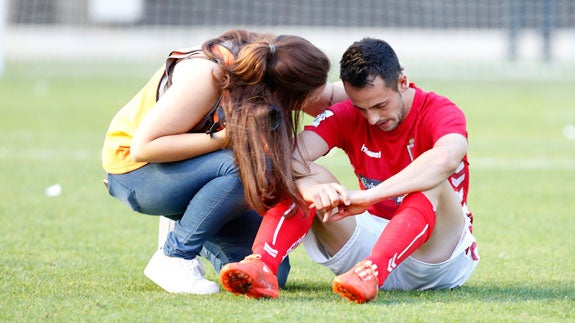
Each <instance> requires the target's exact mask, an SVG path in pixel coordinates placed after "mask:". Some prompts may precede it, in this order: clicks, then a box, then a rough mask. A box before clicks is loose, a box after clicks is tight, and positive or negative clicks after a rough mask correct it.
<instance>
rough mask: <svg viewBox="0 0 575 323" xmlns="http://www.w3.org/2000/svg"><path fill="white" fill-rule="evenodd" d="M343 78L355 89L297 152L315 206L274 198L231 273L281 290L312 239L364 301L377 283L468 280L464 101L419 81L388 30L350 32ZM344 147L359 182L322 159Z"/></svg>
mask: <svg viewBox="0 0 575 323" xmlns="http://www.w3.org/2000/svg"><path fill="white" fill-rule="evenodd" d="M340 78H341V80H342V81H343V84H344V88H345V92H346V93H347V95H348V96H349V100H346V101H344V102H341V103H338V104H335V105H333V106H331V107H330V108H329V109H328V110H326V111H325V112H323V113H322V114H320V115H319V116H318V117H316V119H315V120H314V121H313V123H312V124H311V125H308V126H306V127H305V129H304V131H303V132H302V133H301V134H300V135H299V138H298V147H299V149H297V150H295V152H294V155H295V159H296V162H295V163H294V170H295V171H296V173H299V176H300V178H299V179H298V180H297V182H296V184H297V187H298V189H299V191H300V192H301V194H302V196H303V199H304V200H305V201H306V202H308V203H309V207H310V208H311V210H310V211H309V212H306V209H305V207H302V206H301V205H298V204H297V203H290V201H287V200H286V201H284V202H283V203H280V204H278V206H277V207H276V208H274V209H272V210H270V212H268V213H267V214H266V216H264V220H263V222H262V226H261V227H260V230H259V232H258V236H257V237H256V240H255V243H254V247H253V254H252V255H250V256H248V257H247V258H246V259H245V260H243V261H241V262H239V263H232V264H228V265H227V266H225V267H224V268H223V269H222V271H221V272H220V277H221V280H222V284H223V285H224V287H225V288H226V289H227V290H228V291H231V292H233V293H236V294H245V295H247V296H249V297H255V298H258V297H277V295H278V293H277V287H276V283H275V277H273V275H272V274H273V273H274V272H275V270H277V266H278V264H279V262H280V261H281V259H283V257H285V256H286V255H287V253H288V252H289V251H290V250H292V249H293V248H295V247H296V246H297V245H298V244H299V243H300V242H301V241H303V243H304V245H305V248H306V250H307V252H308V254H309V256H310V257H311V259H312V260H314V261H316V262H318V263H320V264H323V265H325V266H327V267H328V268H330V269H331V270H332V271H333V272H334V273H335V274H336V275H337V276H336V277H335V278H334V280H333V284H332V287H333V291H334V292H335V293H338V294H340V295H341V296H342V297H344V298H346V299H349V300H350V301H355V302H357V303H363V302H367V301H370V300H373V299H374V298H375V297H376V296H377V292H378V290H379V289H385V290H426V289H444V288H455V287H458V286H461V285H463V284H464V283H465V282H466V281H467V280H468V278H469V277H470V276H471V274H472V273H473V271H474V269H475V268H476V266H477V264H478V261H479V256H478V253H477V247H476V241H475V238H474V237H473V235H472V221H473V218H472V214H471V212H470V211H469V209H468V207H467V196H468V187H469V167H468V166H469V164H468V161H467V146H468V142H467V135H468V134H467V129H466V120H465V116H464V114H463V112H462V111H461V110H460V109H459V108H458V107H457V106H456V105H455V104H454V103H453V102H451V101H450V100H448V99H447V98H445V97H442V96H440V95H438V94H435V93H433V92H425V91H424V90H422V89H420V88H418V87H417V86H416V85H415V84H413V83H410V82H409V81H408V79H407V76H406V74H405V73H404V71H403V68H402V67H401V66H400V63H399V60H398V58H397V56H396V54H395V52H394V50H393V49H392V47H390V45H389V44H388V43H386V42H384V41H382V40H378V39H373V38H365V39H363V40H361V41H358V42H355V43H354V44H352V45H351V46H350V47H349V48H348V49H347V50H346V51H345V53H344V54H343V57H342V59H341V61H340ZM335 147H338V148H340V149H343V151H345V153H346V154H347V156H348V157H349V160H350V162H351V165H352V166H353V170H354V172H355V174H356V176H357V178H358V180H359V185H360V188H361V190H348V189H346V188H345V187H343V186H342V185H340V184H338V183H337V182H336V180H335V178H334V177H333V175H331V174H329V172H327V170H325V169H324V168H322V167H320V166H318V165H316V164H313V162H314V161H315V160H316V159H318V158H319V157H321V156H323V155H325V154H326V153H328V152H329V150H331V149H333V148H335ZM314 209H315V212H314ZM306 213H308V214H307V215H306ZM314 213H315V214H316V216H315V220H314V221H313V223H312V221H311V220H310V218H313V215H314ZM310 226H311V227H312V230H310V231H309V234H307V235H306V232H307V231H306V230H307V229H308V228H309V227H310Z"/></svg>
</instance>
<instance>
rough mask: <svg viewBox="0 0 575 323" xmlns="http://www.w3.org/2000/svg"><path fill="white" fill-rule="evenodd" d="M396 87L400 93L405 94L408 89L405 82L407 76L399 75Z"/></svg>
mask: <svg viewBox="0 0 575 323" xmlns="http://www.w3.org/2000/svg"><path fill="white" fill-rule="evenodd" d="M397 87H398V89H399V91H400V92H405V91H406V90H407V89H409V81H408V80H407V75H405V74H404V73H401V74H400V75H399V80H398V82H397Z"/></svg>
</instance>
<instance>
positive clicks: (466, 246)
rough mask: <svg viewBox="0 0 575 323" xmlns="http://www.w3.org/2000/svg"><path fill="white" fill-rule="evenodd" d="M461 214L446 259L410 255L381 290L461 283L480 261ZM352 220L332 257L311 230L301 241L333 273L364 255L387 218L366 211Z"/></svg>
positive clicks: (457, 284) (445, 287) (450, 285)
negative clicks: (460, 228)
mask: <svg viewBox="0 0 575 323" xmlns="http://www.w3.org/2000/svg"><path fill="white" fill-rule="evenodd" d="M464 217H465V219H466V221H467V222H466V224H465V226H464V229H463V232H462V233H461V237H460V239H459V242H458V244H457V246H456V247H455V249H454V250H453V253H452V255H451V257H450V258H449V259H448V260H446V261H444V262H442V263H439V264H430V263H425V262H422V261H419V260H417V259H415V258H413V257H412V256H409V257H407V259H405V260H404V261H403V262H402V263H401V264H399V266H397V268H395V270H393V271H392V272H391V273H390V274H389V276H388V277H387V279H386V280H385V283H384V284H383V286H381V287H380V289H385V290H426V289H450V288H456V287H459V286H461V285H463V284H464V283H465V282H466V281H467V279H469V277H470V276H471V274H472V273H473V271H474V270H475V267H477V264H478V263H479V254H478V250H477V245H476V243H475V238H474V237H473V235H472V234H471V232H470V231H469V219H468V218H467V217H466V216H464ZM355 219H356V223H357V225H356V227H355V231H354V232H353V234H352V236H351V238H350V239H349V240H348V241H347V243H346V244H345V245H344V246H343V248H341V250H339V251H338V252H337V253H336V254H335V255H334V256H332V257H327V256H326V254H325V253H324V252H323V250H324V248H323V247H322V246H321V245H320V243H319V241H318V240H317V239H316V237H315V234H314V233H313V230H310V232H309V233H308V234H307V236H306V237H305V239H304V241H303V244H304V247H305V249H306V251H307V253H308V255H309V257H310V258H311V259H312V260H313V261H315V262H317V263H319V264H321V265H324V266H326V267H328V268H329V269H331V270H332V271H333V272H334V273H335V274H336V275H340V274H343V273H345V272H347V271H348V270H350V269H351V268H352V267H353V266H355V265H356V264H357V263H358V262H360V261H361V260H363V259H365V258H367V257H368V256H369V255H370V253H371V249H372V248H373V246H374V245H375V242H376V241H377V239H378V238H379V236H380V234H381V232H382V231H383V229H384V228H385V226H386V225H387V223H388V222H389V220H386V219H383V218H380V217H377V216H374V215H371V214H369V213H368V212H365V213H363V214H360V215H356V216H355Z"/></svg>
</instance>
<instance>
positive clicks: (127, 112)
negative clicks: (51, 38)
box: [102, 44, 235, 174]
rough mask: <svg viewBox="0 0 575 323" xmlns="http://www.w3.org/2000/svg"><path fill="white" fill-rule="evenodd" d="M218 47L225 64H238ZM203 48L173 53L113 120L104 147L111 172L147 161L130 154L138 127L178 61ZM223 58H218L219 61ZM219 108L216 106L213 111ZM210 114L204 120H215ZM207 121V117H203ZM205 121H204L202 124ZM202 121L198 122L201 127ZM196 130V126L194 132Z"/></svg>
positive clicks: (105, 162) (106, 167) (104, 160)
mask: <svg viewBox="0 0 575 323" xmlns="http://www.w3.org/2000/svg"><path fill="white" fill-rule="evenodd" d="M214 50H215V52H216V54H217V55H218V56H220V57H221V63H223V64H225V65H231V64H233V63H234V59H235V58H234V56H233V54H232V52H231V51H230V50H229V49H228V48H226V47H224V46H222V45H219V44H218V45H216V46H215V47H214ZM202 54H203V53H202V51H201V50H200V49H199V48H184V49H180V50H175V51H173V52H171V53H170V55H169V56H168V59H167V60H166V64H165V65H164V66H162V67H161V68H160V69H159V70H158V71H157V72H156V73H155V74H154V76H152V78H151V79H150V80H149V81H148V83H147V84H146V85H145V86H144V87H143V88H142V89H141V90H140V92H138V93H137V94H136V96H134V97H133V98H132V100H130V102H128V104H126V105H125V106H124V107H123V108H122V109H120V111H118V113H116V115H115V116H114V118H113V119H112V122H111V123H110V126H109V127H108V131H107V132H106V138H105V140H104V147H103V148H102V167H104V170H105V171H106V172H108V173H110V174H124V173H127V172H131V171H133V170H136V169H138V168H140V167H142V166H144V165H146V164H148V163H147V162H135V161H133V160H132V157H131V156H130V146H131V145H132V139H133V137H134V133H135V132H136V129H138V127H139V126H140V123H141V122H142V119H143V118H144V116H145V115H146V114H147V113H148V111H150V109H152V108H153V107H154V105H155V104H156V102H157V101H158V99H159V97H160V95H161V94H162V93H163V92H165V90H166V89H167V88H168V87H170V85H171V84H172V72H173V70H174V67H175V65H176V63H177V62H179V61H180V60H183V59H188V58H193V57H199V58H206V57H205V56H203V55H202ZM219 61H220V60H218V62H219ZM214 110H215V109H214V108H212V112H210V114H212V113H213V111H214ZM210 114H209V115H206V116H205V117H204V119H206V118H208V119H210V120H211V115H210ZM202 122H204V123H205V120H202ZM202 122H201V123H202ZM201 126H202V124H199V125H197V127H201ZM194 130H195V127H194V129H192V131H194Z"/></svg>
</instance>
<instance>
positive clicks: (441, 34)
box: [0, 0, 575, 79]
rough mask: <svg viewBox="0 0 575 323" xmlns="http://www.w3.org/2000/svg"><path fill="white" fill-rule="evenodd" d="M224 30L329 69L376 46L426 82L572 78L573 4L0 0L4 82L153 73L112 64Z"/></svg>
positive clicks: (506, 0)
mask: <svg viewBox="0 0 575 323" xmlns="http://www.w3.org/2000/svg"><path fill="white" fill-rule="evenodd" d="M230 28H246V29H252V30H260V31H270V32H274V33H278V34H281V33H284V34H289V33H293V34H298V35H301V36H304V37H305V38H307V39H309V40H310V41H312V42H313V43H315V44H316V45H317V46H318V47H320V48H321V49H323V50H325V51H326V52H327V53H328V55H329V56H330V57H332V59H333V65H334V67H337V61H338V59H339V57H340V56H341V54H342V53H343V51H344V50H345V49H346V48H347V46H348V45H350V44H351V43H352V42H353V41H355V40H358V39H360V38H362V37H365V36H372V37H378V38H382V39H384V40H387V41H388V42H389V43H390V44H391V45H392V46H393V47H394V48H395V49H396V50H397V52H398V55H399V57H400V59H401V60H402V64H403V65H404V66H405V67H406V69H407V70H408V73H410V71H414V72H415V71H416V72H417V73H416V74H417V75H419V76H424V77H426V78H454V77H455V78H472V79H475V78H480V79H491V78H515V79H517V78H535V79H541V78H548V79H557V78H562V79H565V78H567V79H573V78H575V1H572V0H476V1H458V0H411V1H404V0H356V1H346V0H290V1H269V0H169V1H161V0H0V72H2V73H5V71H6V68H7V66H8V65H9V64H10V63H11V62H13V63H15V64H18V63H22V62H24V63H25V62H34V63H49V64H50V65H51V66H58V67H59V68H58V69H56V70H57V73H78V74H81V75H82V74H86V73H99V74H102V73H107V74H110V73H139V72H145V75H148V74H149V73H150V71H151V70H150V69H147V68H145V69H143V70H142V69H138V68H136V69H134V68H121V67H118V66H126V64H130V66H134V64H136V65H141V66H145V65H147V64H153V65H154V66H157V65H158V63H160V62H161V61H162V60H163V59H164V57H165V56H166V54H167V53H168V52H169V51H170V50H172V49H176V48H179V47H186V46H190V45H195V44H199V43H201V42H202V41H204V40H205V39H208V38H212V37H215V36H217V35H218V34H219V33H221V32H223V31H225V30H227V29H230ZM60 63H66V64H67V65H64V66H62V65H54V64H60ZM92 63H94V64H92ZM102 63H105V64H104V65H108V64H111V65H108V66H107V67H103V65H102ZM74 64H75V65H74ZM90 66H93V68H92V69H90ZM48 71H50V73H54V70H53V69H48V67H46V69H43V68H35V69H34V71H31V72H33V73H42V72H46V73H48ZM410 74H413V73H410Z"/></svg>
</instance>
